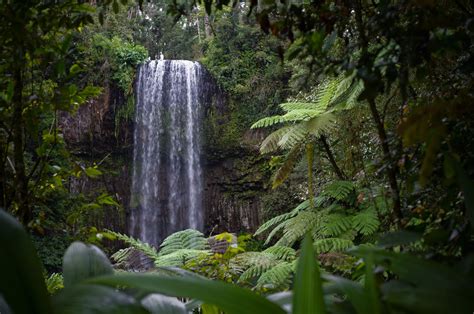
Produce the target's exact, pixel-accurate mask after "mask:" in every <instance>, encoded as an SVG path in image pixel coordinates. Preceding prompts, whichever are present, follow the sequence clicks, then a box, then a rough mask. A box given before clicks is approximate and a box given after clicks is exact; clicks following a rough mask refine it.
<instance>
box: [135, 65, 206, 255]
mask: <svg viewBox="0 0 474 314" xmlns="http://www.w3.org/2000/svg"><path fill="white" fill-rule="evenodd" d="M203 81H204V80H203V71H202V68H201V66H200V64H199V63H197V62H192V61H182V60H176V61H175V60H173V61H170V60H153V61H150V62H148V63H146V64H144V65H142V66H141V67H140V68H139V71H138V77H137V82H136V111H135V134H134V154H133V179H132V198H131V204H130V205H131V206H130V207H131V220H130V229H131V230H130V231H131V234H132V236H134V237H137V238H139V239H140V240H142V241H145V242H147V243H150V244H152V245H155V246H156V245H159V244H160V243H161V241H162V240H163V239H164V238H165V237H166V236H167V235H169V234H171V233H173V232H175V231H179V230H183V229H186V228H194V229H198V230H199V229H200V230H202V228H203V214H202V168H201V143H200V130H201V115H202V105H201V100H200V99H201V98H202V94H203V92H205V90H203V88H204V87H203V86H204V85H203V84H204V83H205V82H203ZM204 89H205V88H204Z"/></svg>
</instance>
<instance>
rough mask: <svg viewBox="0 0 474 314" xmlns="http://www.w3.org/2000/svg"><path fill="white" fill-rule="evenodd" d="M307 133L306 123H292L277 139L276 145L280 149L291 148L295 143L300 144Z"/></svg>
mask: <svg viewBox="0 0 474 314" xmlns="http://www.w3.org/2000/svg"><path fill="white" fill-rule="evenodd" d="M307 135H308V130H307V129H306V125H305V124H303V123H298V124H294V125H292V126H291V128H289V129H288V130H287V132H286V133H285V134H284V135H283V136H282V137H281V139H280V141H278V147H280V148H281V149H291V148H293V147H295V146H296V145H298V144H299V145H301V144H302V142H304V140H305V139H306V137H307Z"/></svg>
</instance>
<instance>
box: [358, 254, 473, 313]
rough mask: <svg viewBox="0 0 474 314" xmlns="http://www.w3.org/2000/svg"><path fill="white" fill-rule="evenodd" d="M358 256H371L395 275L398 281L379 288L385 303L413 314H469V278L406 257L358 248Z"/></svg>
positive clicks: (456, 271)
mask: <svg viewBox="0 0 474 314" xmlns="http://www.w3.org/2000/svg"><path fill="white" fill-rule="evenodd" d="M354 253H355V255H358V256H364V257H366V256H369V255H370V254H372V255H373V258H374V262H375V263H377V264H380V265H383V266H385V267H386V268H387V269H388V270H390V271H392V272H393V273H395V274H396V275H397V276H398V278H399V281H391V282H389V283H386V284H384V285H383V287H382V292H383V299H384V300H386V301H387V302H388V303H391V304H393V305H396V306H398V307H402V308H405V309H406V310H410V311H415V312H416V313H440V314H441V313H447V312H449V313H470V312H472V300H474V285H473V284H472V278H470V277H469V275H468V274H465V273H463V272H460V271H458V270H456V269H454V268H451V267H448V266H446V265H443V264H440V263H435V262H433V261H427V260H424V259H421V258H418V257H416V256H412V255H409V254H400V253H398V254H397V253H394V252H388V251H384V250H376V249H370V248H358V249H357V250H355V251H354Z"/></svg>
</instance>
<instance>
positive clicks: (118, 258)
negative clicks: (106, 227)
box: [110, 247, 134, 264]
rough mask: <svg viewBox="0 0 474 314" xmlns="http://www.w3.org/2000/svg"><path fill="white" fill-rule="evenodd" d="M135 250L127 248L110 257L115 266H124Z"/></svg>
mask: <svg viewBox="0 0 474 314" xmlns="http://www.w3.org/2000/svg"><path fill="white" fill-rule="evenodd" d="M133 250H134V248H133V247H127V248H125V249H121V250H118V251H117V252H115V253H114V254H112V255H111V256H110V259H111V260H112V261H114V263H115V264H122V263H124V262H126V261H127V260H128V258H129V257H130V255H131V254H132V252H133Z"/></svg>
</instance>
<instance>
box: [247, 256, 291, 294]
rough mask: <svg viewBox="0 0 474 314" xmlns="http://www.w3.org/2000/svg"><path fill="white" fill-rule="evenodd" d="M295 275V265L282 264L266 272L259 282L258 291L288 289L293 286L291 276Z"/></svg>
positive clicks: (289, 263)
mask: <svg viewBox="0 0 474 314" xmlns="http://www.w3.org/2000/svg"><path fill="white" fill-rule="evenodd" d="M293 273H294V263H291V262H281V263H279V264H277V265H275V266H274V267H272V268H270V269H269V270H267V271H266V272H264V273H263V274H262V275H261V276H260V278H258V280H257V285H256V288H257V289H261V288H267V289H268V288H271V289H278V288H283V289H285V288H288V287H289V286H290V284H291V276H292V275H293Z"/></svg>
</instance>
